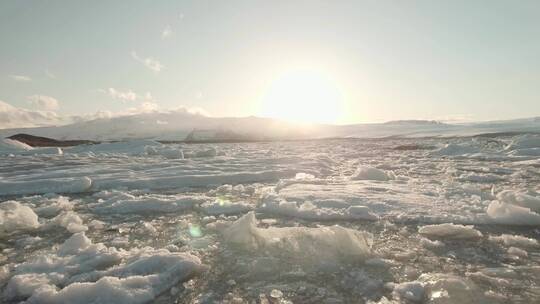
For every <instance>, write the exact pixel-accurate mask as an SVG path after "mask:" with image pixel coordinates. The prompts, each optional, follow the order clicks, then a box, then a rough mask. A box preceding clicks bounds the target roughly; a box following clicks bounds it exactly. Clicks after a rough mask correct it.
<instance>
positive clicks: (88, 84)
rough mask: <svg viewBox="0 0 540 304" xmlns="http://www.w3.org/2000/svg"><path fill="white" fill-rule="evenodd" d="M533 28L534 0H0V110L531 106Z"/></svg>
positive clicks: (390, 116) (312, 112)
mask: <svg viewBox="0 0 540 304" xmlns="http://www.w3.org/2000/svg"><path fill="white" fill-rule="evenodd" d="M539 33H540V1H536V0H533V1H527V0H522V1H509V0H508V1H498V0H490V1H481V0H478V1H461V0H455V1H432V0H426V1H360V0H357V1H340V0H335V1H331V0H327V1H318V0H311V1H294V0H289V1H285V0H283V1H282V0H275V1H257V0H253V1H238V0H231V1H203V0H197V1H149V0H148V1H143V0H139V1H78V0H70V1H67V0H66V1H55V0H51V1H28V0H19V1H1V2H0V73H2V75H0V120H2V119H3V120H4V122H7V121H8V120H10V122H9V123H7V124H4V127H6V126H8V127H14V126H18V124H24V123H25V120H35V121H38V120H39V121H40V123H41V121H42V124H47V123H49V122H50V123H57V122H58V121H63V119H65V118H66V117H69V118H70V119H91V118H94V117H101V116H103V115H105V116H106V115H111V113H116V114H118V113H138V112H144V111H155V110H169V109H176V108H181V107H184V108H187V109H191V110H193V111H198V112H200V113H204V114H206V115H211V116H220V117H221V116H250V115H255V116H271V117H278V118H285V119H291V120H306V121H315V122H325V123H337V124H349V123H363V122H382V121H388V120H397V119H436V120H443V121H484V120H497V119H512V118H520V117H531V116H539V115H540V90H539V89H538V88H540V55H539V54H540V35H539ZM21 113H22V114H21ZM1 126H2V125H1V123H0V127H1Z"/></svg>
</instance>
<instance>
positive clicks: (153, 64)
mask: <svg viewBox="0 0 540 304" xmlns="http://www.w3.org/2000/svg"><path fill="white" fill-rule="evenodd" d="M131 57H133V59H135V60H137V61H138V62H140V63H142V64H144V65H145V66H146V67H147V68H149V69H150V70H152V71H154V72H159V71H161V70H162V69H163V68H164V66H163V64H161V62H159V61H158V60H157V59H155V58H152V57H147V58H142V57H140V56H139V55H137V52H135V51H132V52H131Z"/></svg>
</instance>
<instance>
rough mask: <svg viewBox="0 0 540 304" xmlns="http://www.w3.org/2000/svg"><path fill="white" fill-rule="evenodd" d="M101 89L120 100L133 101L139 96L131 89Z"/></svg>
mask: <svg viewBox="0 0 540 304" xmlns="http://www.w3.org/2000/svg"><path fill="white" fill-rule="evenodd" d="M102 91H104V92H106V93H107V94H109V96H111V97H112V98H114V99H118V100H121V101H122V102H126V101H135V100H137V98H138V97H139V96H138V95H137V93H135V92H133V91H132V90H127V91H120V90H117V89H115V88H109V89H107V90H106V91H105V90H102Z"/></svg>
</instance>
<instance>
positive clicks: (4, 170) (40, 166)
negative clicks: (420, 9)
mask: <svg viewBox="0 0 540 304" xmlns="http://www.w3.org/2000/svg"><path fill="white" fill-rule="evenodd" d="M402 147H406V149H404V148H402ZM539 151H540V136H535V135H522V136H507V137H490V138H481V137H479V138H472V139H471V138H461V139H460V138H456V139H418V140H413V139H407V140H405V139H387V140H333V141H310V142H275V143H251V144H219V145H183V146H182V145H162V144H159V143H157V142H154V141H150V140H139V141H131V142H117V143H111V144H99V145H91V146H78V147H73V148H61V149H59V148H31V147H28V146H26V145H24V144H20V143H18V142H13V141H4V142H2V144H1V145H0V240H1V241H0V246H1V248H2V253H1V254H0V286H1V288H2V289H1V294H0V296H1V298H0V302H2V303H20V302H25V303H175V302H176V303H214V302H217V303H253V302H255V303H291V302H293V303H459V304H464V303H474V304H478V303H537V302H540V244H539V241H538V240H539V238H540V230H539V229H540V193H539V192H540V153H539Z"/></svg>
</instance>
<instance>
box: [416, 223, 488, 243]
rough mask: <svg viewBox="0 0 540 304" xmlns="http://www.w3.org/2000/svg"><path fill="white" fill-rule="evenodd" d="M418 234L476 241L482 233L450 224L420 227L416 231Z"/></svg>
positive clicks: (467, 227)
mask: <svg viewBox="0 0 540 304" xmlns="http://www.w3.org/2000/svg"><path fill="white" fill-rule="evenodd" d="M418 233H420V234H422V235H425V236H429V237H433V238H443V239H459V240H476V239H479V238H481V237H482V233H481V232H480V231H478V230H476V229H474V227H473V226H465V225H455V224H451V223H444V224H438V225H427V226H422V227H420V228H419V229H418Z"/></svg>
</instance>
